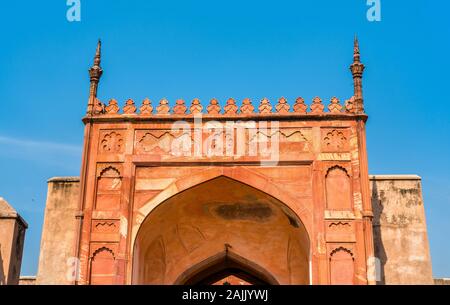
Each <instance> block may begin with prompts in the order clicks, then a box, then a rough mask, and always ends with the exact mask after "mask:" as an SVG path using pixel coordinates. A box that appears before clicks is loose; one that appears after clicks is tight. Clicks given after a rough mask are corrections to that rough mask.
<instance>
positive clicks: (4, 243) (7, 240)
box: [0, 198, 28, 285]
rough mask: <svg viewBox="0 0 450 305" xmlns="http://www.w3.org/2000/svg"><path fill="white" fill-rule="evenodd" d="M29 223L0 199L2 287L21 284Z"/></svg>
mask: <svg viewBox="0 0 450 305" xmlns="http://www.w3.org/2000/svg"><path fill="white" fill-rule="evenodd" d="M27 227H28V225H27V223H26V222H25V221H24V220H23V219H22V217H20V215H19V214H18V213H17V212H16V211H15V210H14V209H13V208H12V207H11V206H10V205H9V204H8V203H7V202H6V201H5V200H4V199H3V198H0V285H17V284H19V275H20V267H21V264H22V252H23V244H24V239H25V230H26V229H27Z"/></svg>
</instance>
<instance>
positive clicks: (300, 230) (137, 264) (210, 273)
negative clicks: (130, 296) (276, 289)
mask: <svg viewBox="0 0 450 305" xmlns="http://www.w3.org/2000/svg"><path fill="white" fill-rule="evenodd" d="M309 243H310V242H309V238H308V234H307V231H306V229H305V227H304V225H303V223H302V222H301V220H300V219H299V218H298V217H297V215H296V214H295V213H294V212H293V211H292V210H291V209H290V208H289V207H288V206H287V205H285V204H284V203H282V202H281V201H279V200H278V199H276V198H274V197H272V196H270V195H268V194H266V193H264V192H263V191H261V190H258V189H256V188H253V187H251V186H249V185H247V184H244V183H242V182H239V181H236V180H233V179H231V178H228V177H225V176H220V177H217V178H215V179H212V180H209V181H206V182H203V183H201V184H199V185H196V186H194V187H191V188H189V189H187V190H185V191H182V192H180V193H178V194H176V195H174V196H173V197H171V198H169V199H167V200H165V201H164V202H163V203H161V204H160V205H159V206H158V207H156V208H155V209H154V210H153V211H152V212H151V213H150V214H149V215H148V216H147V217H146V219H145V220H144V221H143V222H142V224H141V226H140V229H139V232H138V234H137V236H136V241H135V245H134V255H133V279H132V281H133V283H134V284H214V283H215V284H220V283H230V284H235V283H237V282H242V283H248V284H278V283H279V284H308V283H309V251H310V244H309Z"/></svg>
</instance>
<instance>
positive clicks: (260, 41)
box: [0, 0, 450, 277]
mask: <svg viewBox="0 0 450 305" xmlns="http://www.w3.org/2000/svg"><path fill="white" fill-rule="evenodd" d="M368 8H369V7H368V6H367V5H366V1H365V0H360V1H357V0H353V1H338V0H335V1H331V0H328V1H324V0H320V1H319V0H317V1H281V0H279V1H272V2H269V1H261V0H259V1H232V0H228V1H211V0H209V1H148V0H147V1H125V0H115V1H107V0H96V1H92V0H81V21H80V22H72V23H70V22H68V21H67V19H66V11H67V9H68V7H67V5H66V1H63V0H61V1H44V0H41V1H28V2H27V3H24V1H8V3H2V8H1V10H0V26H1V30H0V39H1V41H2V45H1V47H0V69H1V70H0V71H1V72H0V100H1V109H0V113H1V115H0V118H1V120H0V196H1V197H4V198H5V199H6V200H8V201H9V202H10V203H11V204H12V205H13V206H14V207H15V208H16V209H17V210H18V211H19V212H20V214H21V215H22V216H23V217H24V218H25V219H26V220H27V221H28V223H29V229H28V231H27V236H26V244H25V250H24V261H23V265H22V274H24V275H32V274H35V273H36V270H37V262H38V255H39V243H40V235H41V228H42V221H43V214H44V206H45V198H46V191H47V185H46V181H47V179H48V178H50V177H53V176H65V175H68V176H77V175H79V170H80V161H81V145H82V140H83V124H82V122H81V118H82V116H83V114H84V112H85V109H86V103H87V97H88V88H89V78H88V73H87V69H88V68H89V66H90V65H91V63H92V58H93V55H94V51H95V46H96V41H97V39H98V38H99V37H101V38H102V41H103V56H102V66H103V69H104V75H103V77H102V80H101V84H100V89H99V97H100V98H101V99H102V100H104V101H107V100H108V99H109V98H116V99H117V100H118V101H119V102H120V103H121V104H123V103H124V101H125V100H126V99H128V98H133V99H135V100H136V101H137V102H138V103H140V101H141V100H142V99H144V98H145V97H149V98H150V99H151V100H153V101H154V102H156V101H158V100H159V99H161V98H163V97H166V98H168V99H169V100H171V101H172V102H173V101H174V100H175V99H177V98H184V99H185V100H189V101H190V100H192V99H193V98H194V97H198V98H200V99H201V100H202V101H203V102H206V101H208V100H209V99H211V98H213V97H216V98H218V99H219V100H220V101H221V102H222V103H223V102H224V100H225V99H226V98H228V97H234V98H236V99H238V100H242V99H243V98H245V97H250V98H252V99H253V100H254V101H258V100H260V99H261V98H263V97H267V98H269V99H271V100H272V101H273V100H275V99H277V98H279V97H281V96H285V97H286V98H288V100H289V101H290V102H292V101H293V100H294V99H295V97H297V96H302V97H304V98H305V100H306V101H308V102H309V103H310V101H311V100H312V98H313V97H314V96H316V95H318V96H320V97H321V98H322V99H323V100H325V101H329V100H330V98H331V97H333V96H337V97H338V98H340V99H341V100H344V99H346V98H349V97H350V96H351V95H352V78H351V74H350V72H349V69H348V66H349V64H350V63H351V60H352V43H353V37H354V35H355V34H358V36H359V39H360V45H361V53H362V54H361V55H362V61H363V62H364V63H365V65H366V72H365V75H364V97H365V103H366V105H365V106H366V112H367V113H368V114H369V121H368V124H367V134H368V136H367V138H368V155H369V167H370V173H371V174H418V175H420V176H422V178H423V192H424V199H425V208H426V216H427V223H428V230H429V231H428V232H429V239H430V247H431V255H432V259H433V273H434V276H436V277H444V276H446V277H450V261H449V259H448V258H449V257H450V242H449V240H448V236H450V224H449V222H448V219H449V217H450V176H449V172H450V161H449V155H450V139H449V135H450V124H449V121H450V119H449V118H450V114H449V112H450V110H449V108H450V103H449V101H448V96H449V95H448V88H449V85H450V77H449V73H448V71H449V70H450V59H449V54H450V26H449V25H450V21H449V19H448V12H449V11H450V3H449V2H448V1H444V0H442V1H438V0H434V1H426V0H415V1H400V0H389V1H387V0H381V21H380V22H369V21H368V20H367V18H366V12H367V10H368Z"/></svg>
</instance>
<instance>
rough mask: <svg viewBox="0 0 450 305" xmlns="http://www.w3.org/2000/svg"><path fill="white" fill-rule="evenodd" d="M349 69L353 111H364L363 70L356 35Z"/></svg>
mask: <svg viewBox="0 0 450 305" xmlns="http://www.w3.org/2000/svg"><path fill="white" fill-rule="evenodd" d="M350 71H352V75H353V87H354V93H353V96H354V103H355V105H354V109H355V110H354V111H355V113H364V102H363V97H362V76H363V72H364V65H363V64H362V63H361V55H360V53H359V42H358V37H356V36H355V40H354V42H353V63H352V65H351V66H350Z"/></svg>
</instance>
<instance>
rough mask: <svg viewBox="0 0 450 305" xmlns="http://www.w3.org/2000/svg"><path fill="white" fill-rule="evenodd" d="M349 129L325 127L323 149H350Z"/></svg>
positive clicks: (340, 150)
mask: <svg viewBox="0 0 450 305" xmlns="http://www.w3.org/2000/svg"><path fill="white" fill-rule="evenodd" d="M349 143H350V141H349V130H348V129H346V128H323V129H322V151H323V152H346V151H349V147H350V145H349Z"/></svg>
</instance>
